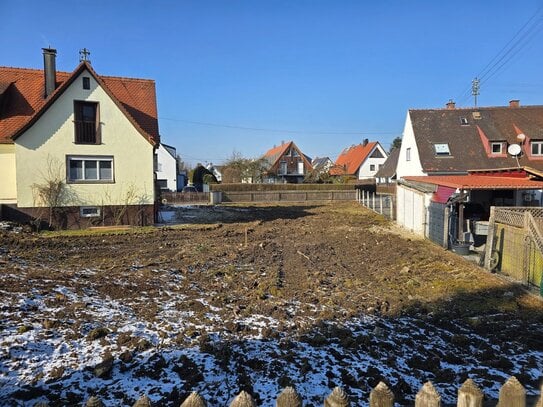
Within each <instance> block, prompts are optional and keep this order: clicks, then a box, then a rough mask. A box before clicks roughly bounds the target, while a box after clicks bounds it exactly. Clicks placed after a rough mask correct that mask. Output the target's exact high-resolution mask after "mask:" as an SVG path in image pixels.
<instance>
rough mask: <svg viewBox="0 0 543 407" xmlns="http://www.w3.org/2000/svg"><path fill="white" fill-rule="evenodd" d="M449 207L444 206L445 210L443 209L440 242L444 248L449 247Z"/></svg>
mask: <svg viewBox="0 0 543 407" xmlns="http://www.w3.org/2000/svg"><path fill="white" fill-rule="evenodd" d="M450 211H451V210H450V208H449V207H448V206H445V210H444V211H443V241H442V242H441V246H443V247H444V248H445V249H448V248H449V214H450Z"/></svg>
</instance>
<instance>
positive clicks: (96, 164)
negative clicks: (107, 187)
mask: <svg viewBox="0 0 543 407" xmlns="http://www.w3.org/2000/svg"><path fill="white" fill-rule="evenodd" d="M67 160H68V165H67V166H68V182H113V180H114V177H113V157H111V156H99V157H98V156H92V157H84V156H68V158H67Z"/></svg>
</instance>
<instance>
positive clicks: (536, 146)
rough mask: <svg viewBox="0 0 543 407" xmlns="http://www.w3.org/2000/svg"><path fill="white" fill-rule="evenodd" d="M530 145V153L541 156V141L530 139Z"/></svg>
mask: <svg viewBox="0 0 543 407" xmlns="http://www.w3.org/2000/svg"><path fill="white" fill-rule="evenodd" d="M530 145H531V151H532V155H537V156H543V141H532V142H531V143H530Z"/></svg>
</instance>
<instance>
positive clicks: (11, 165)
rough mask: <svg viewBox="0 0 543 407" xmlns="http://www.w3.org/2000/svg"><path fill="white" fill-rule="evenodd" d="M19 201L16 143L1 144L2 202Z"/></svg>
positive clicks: (0, 196)
mask: <svg viewBox="0 0 543 407" xmlns="http://www.w3.org/2000/svg"><path fill="white" fill-rule="evenodd" d="M15 202H17V182H16V177H15V145H14V144H0V203H15Z"/></svg>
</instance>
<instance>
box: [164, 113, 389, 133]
mask: <svg viewBox="0 0 543 407" xmlns="http://www.w3.org/2000/svg"><path fill="white" fill-rule="evenodd" d="M159 119H160V120H170V121H174V122H181V123H189V124H196V125H200V126H210V127H222V128H227V129H237V130H247V131H262V132H272V133H285V134H323V135H327V134H328V135H364V134H368V135H371V134H398V132H391V131H371V132H370V131H320V130H317V131H312V130H285V129H271V128H263V127H247V126H239V125H230V124H220V123H209V122H200V121H195V120H184V119H176V118H171V117H160V118H159Z"/></svg>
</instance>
